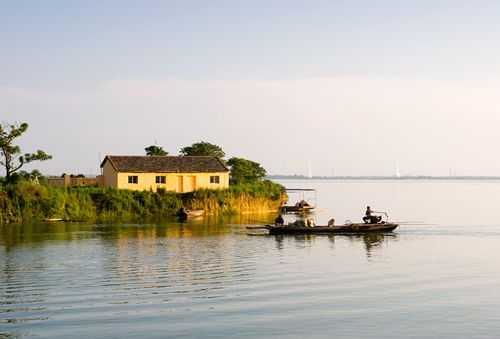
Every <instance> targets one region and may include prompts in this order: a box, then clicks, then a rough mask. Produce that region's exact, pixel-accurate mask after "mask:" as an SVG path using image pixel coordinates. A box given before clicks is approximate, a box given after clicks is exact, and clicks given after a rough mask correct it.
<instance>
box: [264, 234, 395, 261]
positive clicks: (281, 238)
mask: <svg viewBox="0 0 500 339" xmlns="http://www.w3.org/2000/svg"><path fill="white" fill-rule="evenodd" d="M272 237H274V240H275V243H276V249H278V250H280V251H282V250H284V249H285V239H293V240H294V245H295V247H296V248H297V249H302V248H306V247H311V246H313V244H314V242H315V241H316V240H318V239H328V241H329V242H330V245H331V246H330V248H331V249H334V248H335V242H336V239H337V238H341V239H347V240H348V241H350V242H351V243H356V244H357V243H362V244H363V245H364V249H365V252H366V256H367V258H370V257H372V256H373V255H374V253H376V252H377V251H381V250H382V246H383V245H386V246H388V245H389V243H390V242H391V241H397V240H398V235H397V233H367V234H358V235H352V234H337V235H334V234H328V235H327V234H324V235H323V234H321V235H319V234H300V235H282V234H280V235H273V236H272Z"/></svg>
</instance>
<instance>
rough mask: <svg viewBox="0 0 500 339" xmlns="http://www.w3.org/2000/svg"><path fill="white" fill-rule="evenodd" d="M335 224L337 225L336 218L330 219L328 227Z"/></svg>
mask: <svg viewBox="0 0 500 339" xmlns="http://www.w3.org/2000/svg"><path fill="white" fill-rule="evenodd" d="M333 226H335V219H334V218H331V219H330V220H328V227H333Z"/></svg>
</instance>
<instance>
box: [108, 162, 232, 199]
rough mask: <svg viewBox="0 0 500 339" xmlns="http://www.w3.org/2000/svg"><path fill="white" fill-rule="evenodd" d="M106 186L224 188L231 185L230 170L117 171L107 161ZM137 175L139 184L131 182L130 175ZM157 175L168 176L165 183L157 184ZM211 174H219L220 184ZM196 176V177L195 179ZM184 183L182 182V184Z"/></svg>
mask: <svg viewBox="0 0 500 339" xmlns="http://www.w3.org/2000/svg"><path fill="white" fill-rule="evenodd" d="M103 176H104V181H103V182H104V186H106V187H114V188H119V189H129V190H137V191H144V190H147V191H150V190H151V191H153V192H156V190H157V189H158V188H164V189H165V190H167V191H174V192H178V193H185V192H191V191H193V190H196V189H201V188H204V189H224V188H228V187H229V172H217V173H132V172H131V173H126V172H119V173H116V172H115V170H114V169H113V167H112V166H111V165H110V164H109V163H108V162H106V164H105V165H104V169H103ZM129 176H137V177H138V178H137V179H138V183H137V184H129V182H128V177H129ZM156 176H166V183H165V184H157V183H156ZM211 176H219V179H220V180H219V184H214V183H210V177H211ZM193 178H194V179H193ZM181 183H182V184H181Z"/></svg>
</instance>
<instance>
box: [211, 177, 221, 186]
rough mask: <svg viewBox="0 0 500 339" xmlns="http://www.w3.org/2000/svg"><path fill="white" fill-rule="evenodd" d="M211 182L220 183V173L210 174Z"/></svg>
mask: <svg viewBox="0 0 500 339" xmlns="http://www.w3.org/2000/svg"><path fill="white" fill-rule="evenodd" d="M210 183H211V184H218V183H220V177H219V176H218V175H212V176H210Z"/></svg>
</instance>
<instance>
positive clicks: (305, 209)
mask: <svg viewBox="0 0 500 339" xmlns="http://www.w3.org/2000/svg"><path fill="white" fill-rule="evenodd" d="M313 210H314V207H313V206H306V207H299V206H283V207H282V208H281V212H282V213H309V212H312V211H313Z"/></svg>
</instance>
